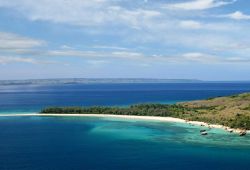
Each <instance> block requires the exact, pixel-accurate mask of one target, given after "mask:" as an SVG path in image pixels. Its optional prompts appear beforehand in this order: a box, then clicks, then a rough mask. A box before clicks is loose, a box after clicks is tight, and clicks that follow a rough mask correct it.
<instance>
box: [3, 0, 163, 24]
mask: <svg viewBox="0 0 250 170" xmlns="http://www.w3.org/2000/svg"><path fill="white" fill-rule="evenodd" d="M120 3H121V2H120V1H113V0H91V1H87V0H53V1H49V0H39V1H31V0H12V1H6V0H0V7H5V8H9V9H12V10H15V11H17V12H19V13H20V14H21V15H22V16H25V17H26V18H28V19H29V20H31V21H49V22H53V23H66V24H71V25H78V26H99V25H110V24H112V25H115V24H125V25H127V26H130V27H132V28H138V27H139V26H140V25H139V23H143V22H148V21H149V20H151V19H152V18H154V17H157V16H159V15H160V12H159V11H154V10H146V9H140V8H136V9H126V8H124V7H122V6H120Z"/></svg>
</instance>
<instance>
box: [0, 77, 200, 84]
mask: <svg viewBox="0 0 250 170" xmlns="http://www.w3.org/2000/svg"><path fill="white" fill-rule="evenodd" d="M200 82H203V81H201V80H195V79H143V78H103V79H101V78H100V79H98V78H96V79H95V78H69V79H30V80H0V85H49V84H51V85H54V84H96V83H103V84H105V83H106V84H109V83H200Z"/></svg>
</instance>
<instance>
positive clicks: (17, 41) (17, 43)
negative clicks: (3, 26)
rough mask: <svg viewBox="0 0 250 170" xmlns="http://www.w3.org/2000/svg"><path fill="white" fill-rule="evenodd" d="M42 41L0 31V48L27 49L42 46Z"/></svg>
mask: <svg viewBox="0 0 250 170" xmlns="http://www.w3.org/2000/svg"><path fill="white" fill-rule="evenodd" d="M43 44H45V42H44V41H40V40H35V39H32V38H28V37H23V36H20V35H16V34H12V33H7V32H0V49H15V50H17V49H29V48H33V47H38V46H42V45H43Z"/></svg>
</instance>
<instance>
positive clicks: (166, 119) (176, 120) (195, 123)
mask: <svg viewBox="0 0 250 170" xmlns="http://www.w3.org/2000/svg"><path fill="white" fill-rule="evenodd" d="M19 116H21V117H23V116H39V117H50V116H51V117H100V118H121V119H130V120H149V121H160V122H173V123H186V124H189V125H192V126H202V127H206V128H215V129H223V130H225V131H228V132H231V133H241V132H242V131H244V130H242V129H233V128H230V127H227V126H223V125H216V124H209V123H206V122H199V121H187V120H184V119H179V118H174V117H157V116H134V115H109V114H53V113H49V114H42V113H20V114H18V113H17V114H14V113H13V114H0V117H19ZM246 132H247V133H250V130H248V131H246Z"/></svg>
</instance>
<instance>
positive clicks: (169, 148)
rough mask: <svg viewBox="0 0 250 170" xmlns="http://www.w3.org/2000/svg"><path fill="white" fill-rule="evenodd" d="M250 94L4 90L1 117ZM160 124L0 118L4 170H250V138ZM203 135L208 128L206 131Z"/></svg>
mask: <svg viewBox="0 0 250 170" xmlns="http://www.w3.org/2000/svg"><path fill="white" fill-rule="evenodd" d="M248 91H250V84H247V83H229V84H117V85H62V86H0V114H2V113H30V112H37V111H39V110H40V109H41V108H43V107H47V106H74V105H77V106H78V105H82V106H93V105H102V106H113V105H118V106H127V105H130V104H135V103H151V102H154V103H158V102H160V103H175V102H179V101H187V100H196V99H204V98H209V97H216V96H225V95H231V94H235V93H241V92H248ZM200 129H201V127H199V126H190V125H188V124H181V123H166V122H159V121H142V120H124V119H115V118H82V117H32V116H31V117H20V116H19V117H0V169H1V170H2V169H11V170H12V169H14V170H15V169H25V170H26V169H27V170H36V169H41V170H48V169H60V170H61V169H67V170H68V169H84V170H99V169H100V170H120V169H122V170H123V169H124V170H131V169H132V170H133V169H144V170H147V169H153V170H155V169H156V170H157V169H164V170H165V169H226V170H229V169H232V170H234V169H250V165H249V162H250V136H249V135H248V136H244V137H239V136H238V135H236V134H230V133H228V132H225V131H224V130H221V129H212V130H208V135H207V136H201V135H200ZM202 129H203V128H202Z"/></svg>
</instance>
